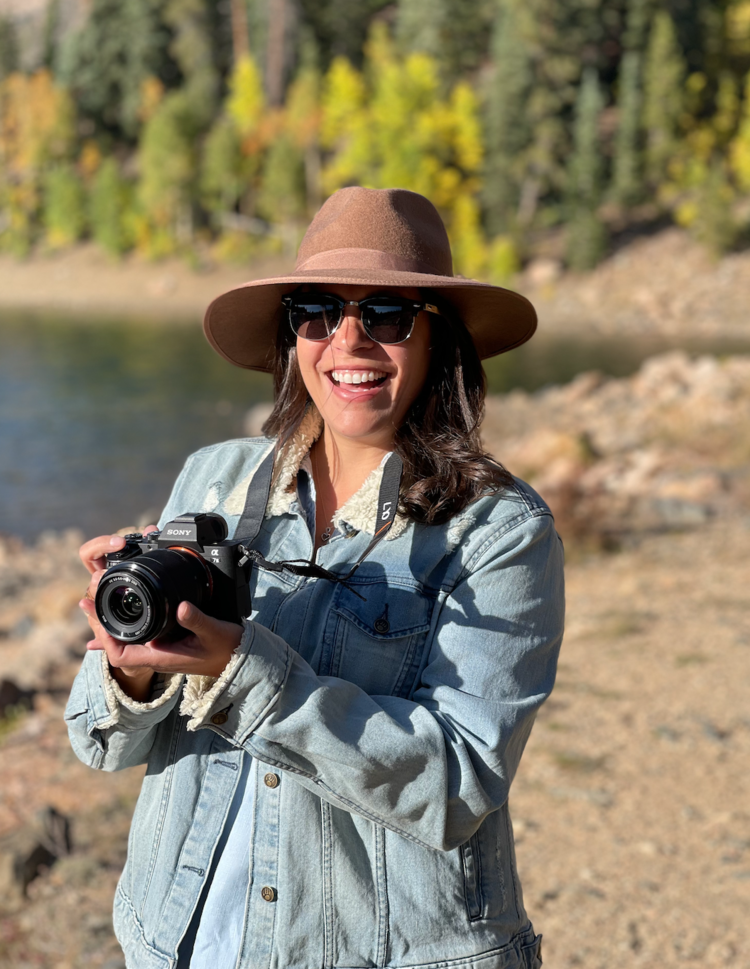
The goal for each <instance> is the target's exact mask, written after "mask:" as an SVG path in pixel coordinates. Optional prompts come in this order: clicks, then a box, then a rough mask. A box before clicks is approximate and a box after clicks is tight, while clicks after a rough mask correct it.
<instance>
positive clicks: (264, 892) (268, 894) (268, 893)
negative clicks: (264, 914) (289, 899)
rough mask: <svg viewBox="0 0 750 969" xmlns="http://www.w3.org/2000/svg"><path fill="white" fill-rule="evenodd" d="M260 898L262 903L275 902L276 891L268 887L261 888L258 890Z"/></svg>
mask: <svg viewBox="0 0 750 969" xmlns="http://www.w3.org/2000/svg"><path fill="white" fill-rule="evenodd" d="M260 894H261V898H262V899H263V901H264V902H275V901H276V889H275V888H269V887H268V885H266V886H265V887H263V888H261V890H260Z"/></svg>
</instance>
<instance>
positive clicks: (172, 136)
mask: <svg viewBox="0 0 750 969" xmlns="http://www.w3.org/2000/svg"><path fill="white" fill-rule="evenodd" d="M196 134H197V131H196V119H195V114H194V111H193V106H192V104H190V102H189V101H188V99H187V97H186V95H185V94H184V92H182V91H173V92H171V93H170V94H168V95H166V97H165V98H164V100H163V101H162V102H161V104H160V105H159V107H158V108H157V109H156V111H155V112H154V114H153V116H152V117H151V118H150V119H149V121H148V122H147V124H146V125H145V126H144V129H143V136H142V138H141V145H140V152H139V167H140V180H139V183H138V202H139V204H140V208H141V211H142V213H143V218H144V221H143V223H142V226H141V232H140V238H139V240H138V241H139V246H140V248H141V249H142V250H143V251H144V252H145V253H146V254H147V255H148V256H151V257H153V258H158V257H160V256H165V255H168V254H169V253H171V252H174V251H176V250H177V249H179V248H180V247H183V246H186V245H188V244H189V243H190V241H191V239H192V232H193V211H192V205H193V197H194V192H195V191H196V184H195V183H196V177H197V164H196V162H197V158H196Z"/></svg>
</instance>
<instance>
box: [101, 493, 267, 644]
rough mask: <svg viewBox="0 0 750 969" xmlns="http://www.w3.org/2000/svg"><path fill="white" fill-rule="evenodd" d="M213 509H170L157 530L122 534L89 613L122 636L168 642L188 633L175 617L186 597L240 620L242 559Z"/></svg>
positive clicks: (244, 587) (245, 595)
mask: <svg viewBox="0 0 750 969" xmlns="http://www.w3.org/2000/svg"><path fill="white" fill-rule="evenodd" d="M227 534H228V530H227V524H226V522H225V520H224V519H223V518H222V517H221V515H217V514H215V513H214V512H197V513H187V514H184V515H178V517H177V518H175V519H173V520H172V521H170V522H168V523H167V524H166V525H165V526H164V528H163V529H162V530H161V531H160V532H150V533H149V534H148V535H145V536H144V535H140V534H131V535H126V536H125V546H124V548H121V549H119V550H118V551H116V552H110V553H109V555H107V556H106V561H107V571H106V572H105V573H104V575H103V576H102V578H101V581H100V582H99V587H98V589H97V592H96V600H95V603H96V612H97V616H98V618H99V621H100V622H101V624H102V626H104V628H105V629H106V631H107V632H108V633H109V635H110V636H112V637H113V638H114V639H117V640H119V641H120V642H122V643H146V642H148V641H150V640H152V639H157V638H158V639H160V640H162V641H165V640H166V641H170V640H171V641H175V640H178V639H181V638H183V637H185V636H187V635H188V630H186V629H185V628H184V627H182V626H180V624H179V623H178V622H177V607H178V605H179V604H180V602H183V601H184V600H187V601H188V602H192V603H193V604H194V605H196V606H197V607H198V608H199V609H201V610H202V611H203V612H205V613H206V614H207V615H209V616H213V617H214V618H215V619H224V620H226V621H227V622H236V623H241V622H242V619H243V618H245V617H246V616H249V615H250V611H251V603H250V590H249V587H248V571H249V566H248V565H240V564H239V563H240V559H242V558H243V550H242V549H241V548H240V542H239V541H238V540H233V541H228V540H227Z"/></svg>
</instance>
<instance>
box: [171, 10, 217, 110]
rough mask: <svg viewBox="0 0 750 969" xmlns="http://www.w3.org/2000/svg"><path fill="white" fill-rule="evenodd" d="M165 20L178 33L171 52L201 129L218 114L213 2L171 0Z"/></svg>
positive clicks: (182, 87) (173, 40)
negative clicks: (211, 7) (210, 4)
mask: <svg viewBox="0 0 750 969" xmlns="http://www.w3.org/2000/svg"><path fill="white" fill-rule="evenodd" d="M163 20H164V23H166V24H167V25H168V26H169V27H171V28H172V31H173V32H174V37H173V39H172V41H171V43H170V45H169V53H170V55H171V56H172V57H173V58H174V60H175V62H176V63H177V65H178V66H179V68H180V71H181V73H182V77H183V82H182V86H181V89H182V91H183V93H184V94H185V96H186V99H187V101H188V102H189V104H190V106H191V109H192V111H193V114H194V116H195V123H196V126H197V127H198V128H206V127H208V125H209V124H210V122H211V121H212V120H213V118H215V117H216V113H217V108H218V99H219V90H220V84H221V78H220V77H219V73H218V70H217V68H216V64H215V60H214V43H213V37H212V24H211V16H210V10H209V4H208V3H207V2H206V0H168V2H167V5H166V7H165V9H164V13H163Z"/></svg>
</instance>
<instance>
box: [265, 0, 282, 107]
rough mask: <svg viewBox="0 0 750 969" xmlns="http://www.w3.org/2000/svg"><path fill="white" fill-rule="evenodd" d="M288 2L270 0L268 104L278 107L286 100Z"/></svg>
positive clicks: (267, 52) (267, 51)
mask: <svg viewBox="0 0 750 969" xmlns="http://www.w3.org/2000/svg"><path fill="white" fill-rule="evenodd" d="M286 7H287V4H286V0H268V47H267V48H266V88H267V93H268V103H269V104H270V105H271V106H272V107H278V106H279V105H280V104H281V102H282V101H283V99H284V73H285V67H286V27H287V23H286V20H287V9H286Z"/></svg>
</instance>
